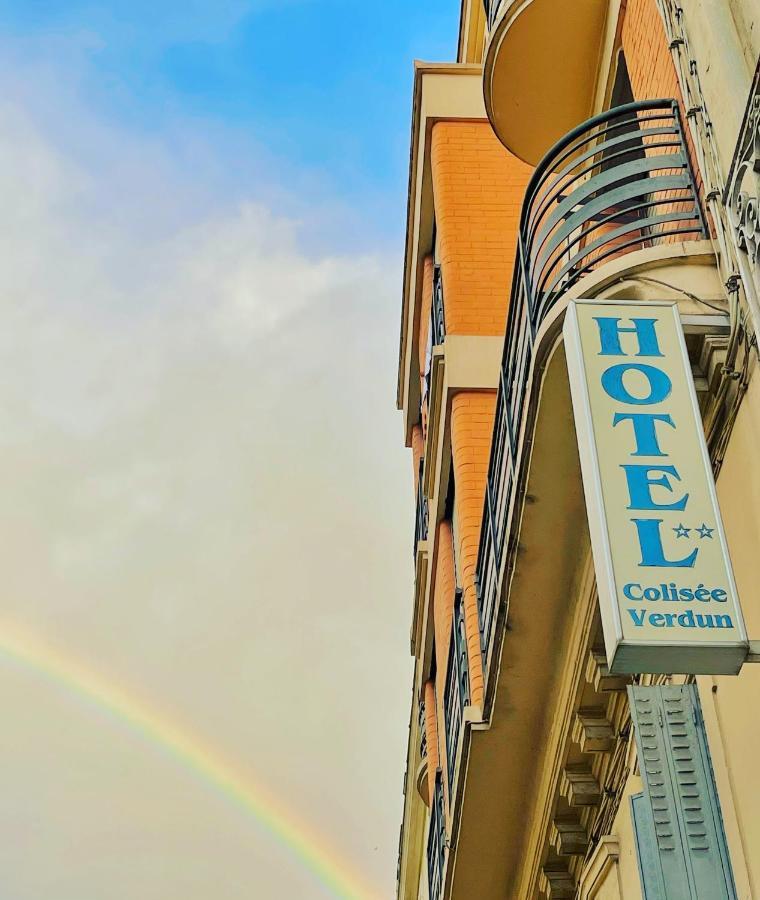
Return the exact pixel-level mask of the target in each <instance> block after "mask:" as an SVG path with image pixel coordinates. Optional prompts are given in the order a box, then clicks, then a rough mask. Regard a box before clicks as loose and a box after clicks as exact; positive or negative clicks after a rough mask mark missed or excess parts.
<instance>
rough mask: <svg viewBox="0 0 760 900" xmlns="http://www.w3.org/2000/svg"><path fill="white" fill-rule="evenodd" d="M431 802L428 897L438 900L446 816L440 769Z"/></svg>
mask: <svg viewBox="0 0 760 900" xmlns="http://www.w3.org/2000/svg"><path fill="white" fill-rule="evenodd" d="M432 800H433V802H432V805H431V807H430V825H429V827H428V842H427V868H428V896H429V898H430V900H439V898H440V896H441V894H442V892H443V870H444V866H445V864H446V816H445V812H444V807H443V779H442V777H441V771H440V769H439V770H438V772H436V776H435V790H434V792H433V797H432Z"/></svg>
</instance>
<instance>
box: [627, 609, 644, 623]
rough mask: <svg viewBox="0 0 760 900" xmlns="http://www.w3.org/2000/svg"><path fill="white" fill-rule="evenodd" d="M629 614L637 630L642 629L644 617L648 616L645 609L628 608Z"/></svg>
mask: <svg viewBox="0 0 760 900" xmlns="http://www.w3.org/2000/svg"><path fill="white" fill-rule="evenodd" d="M628 612H629V613H630V616H631V618H632V619H633V624H634V625H635V626H636V627H637V628H641V626H642V625H643V624H644V616H645V615H646V613H645V612H644V610H643V609H631V608H630V607H628Z"/></svg>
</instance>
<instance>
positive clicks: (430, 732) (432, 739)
mask: <svg viewBox="0 0 760 900" xmlns="http://www.w3.org/2000/svg"><path fill="white" fill-rule="evenodd" d="M423 695H424V698H425V740H426V741H427V756H428V770H427V779H428V796H429V798H430V802H429V803H428V806H432V804H433V798H434V796H435V773H436V772H437V771H438V768H439V766H440V765H441V760H440V755H439V753H438V711H437V708H436V702H435V685H434V684H433V682H432V681H427V682H425V687H424V689H423Z"/></svg>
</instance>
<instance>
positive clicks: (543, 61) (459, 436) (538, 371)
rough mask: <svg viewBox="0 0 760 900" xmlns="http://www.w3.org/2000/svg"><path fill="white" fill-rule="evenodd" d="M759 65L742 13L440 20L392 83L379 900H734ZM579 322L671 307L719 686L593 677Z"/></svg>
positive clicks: (744, 774) (751, 676)
mask: <svg viewBox="0 0 760 900" xmlns="http://www.w3.org/2000/svg"><path fill="white" fill-rule="evenodd" d="M759 55H760V0H573V2H566V0H485V3H484V0H462V8H461V20H460V30H459V40H458V56H457V61H456V62H450V63H434V64H433V63H431V64H428V63H419V62H418V63H416V64H415V70H414V91H413V100H412V103H413V107H412V141H411V158H410V173H409V200H408V219H407V235H406V249H405V267H404V282H403V305H402V315H401V340H400V352H399V377H398V398H397V401H398V406H399V409H400V410H401V411H402V413H403V425H404V437H405V441H406V444H407V446H408V447H410V448H411V451H412V473H413V479H414V488H415V492H416V498H417V502H416V522H415V527H414V545H413V554H414V592H413V597H412V598H411V603H410V623H411V625H410V652H411V653H412V655H413V657H414V661H415V671H414V683H413V685H412V697H411V714H410V724H409V743H408V747H407V764H406V775H405V785H404V814H403V822H402V826H401V836H400V845H399V860H398V897H399V898H400V900H442V898H447V900H448V898H454V900H507V898H515V900H534V898H547V900H548V898H576V897H578V898H594V897H596V898H600V900H611V898H624V900H634V898H635V900H639V898H644V900H655V898H657V900H659V898H705V900H720V898H724V897H725V898H760V774H758V773H759V772H760V769H758V765H757V762H756V754H757V748H760V705H759V704H760V701H758V697H760V665H753V664H752V663H753V662H755V661H756V656H755V655H753V653H752V650H753V649H754V647H755V645H754V642H752V640H751V639H752V638H755V639H756V640H760V597H758V592H757V589H756V585H757V583H758V582H759V581H760V457H759V456H758V449H759V448H760V375H758V366H757V362H758V348H757V334H758V329H760V275H759V273H758V268H757V266H758V259H757V257H758V243H759V242H760V223H758V212H757V204H758V201H757V196H758V187H759V185H758V173H760V88H759V87H758V84H759V80H760V79H759V77H758V68H757V64H758V56H759ZM581 299H583V300H593V301H599V303H600V304H601V303H603V302H604V301H607V302H611V301H615V302H618V301H620V302H624V303H630V302H631V301H634V302H635V303H637V304H639V305H641V306H643V307H645V306H646V304H647V303H660V304H661V303H663V302H665V303H669V304H671V305H672V304H675V305H676V306H677V311H678V314H679V319H680V322H681V326H682V329H683V333H684V336H685V347H686V352H687V353H688V363H689V367H690V371H691V378H692V380H693V386H694V390H695V392H696V398H697V401H698V408H699V416H700V417H701V423H702V426H703V429H704V434H705V440H706V447H707V450H708V452H709V462H710V465H711V469H712V473H713V475H714V478H715V484H716V486H717V496H718V500H719V504H720V509H721V513H722V518H723V523H724V526H725V533H726V540H727V544H728V548H729V551H730V557H731V560H732V563H733V571H734V576H735V580H736V585H737V589H738V595H739V597H740V599H741V602H742V607H743V613H744V620H745V622H746V628H747V633H748V636H749V638H750V643H749V645H748V646H747V659H746V662H744V664H743V665H742V666H741V671H740V673H739V674H738V675H718V674H711V673H708V674H695V672H692V673H691V674H686V675H684V674H679V673H675V674H668V673H663V672H662V667H660V666H657V665H652V668H654V669H657V670H658V672H659V674H653V673H651V672H639V671H632V672H627V673H623V674H621V673H619V672H616V671H614V666H613V670H612V671H611V669H610V665H609V657H608V655H607V654H606V653H605V640H604V635H603V633H602V618H601V616H600V599H599V590H598V585H597V568H596V567H595V563H594V556H593V553H592V539H591V536H590V532H589V524H588V523H589V520H590V518H593V514H594V513H595V511H594V510H592V509H590V508H588V505H587V504H588V503H589V500H588V498H587V495H586V494H584V483H583V478H582V474H581V468H582V463H583V462H584V461H583V460H581V458H580V452H579V443H578V439H577V436H576V425H575V419H574V410H573V402H572V398H571V384H570V380H571V379H570V376H569V375H568V353H569V350H568V353H566V347H565V343H564V337H563V327H564V325H565V318H566V315H567V311H568V309H569V308H570V306H571V305H572V304H573V303H574V302H575V301H578V300H581ZM659 455H665V454H659ZM662 508H665V507H664V506H663V507H662ZM686 525H687V526H689V527H684V526H682V531H681V532H677V537H684V538H686V536H687V535H688V534H690V533H691V532H692V531H693V532H694V534H693V535H692V537H693V538H694V539H695V540H696V539H697V533H696V532H697V531H698V530H700V529H697V528H696V524H694V525H692V523H690V522H687V523H686ZM673 530H674V531H676V529H673ZM709 532H710V529H705V528H704V523H703V529H702V537H705V538H709V537H710V536H711V535H710V533H709ZM684 546H685V545H684ZM679 549H680V548H679ZM594 550H596V547H594ZM642 564H643V563H642ZM661 587H662V588H663V589H664V588H665V585H662V586H661ZM661 618H662V620H663V622H666V623H667V624H668V625H670V624H673V622H675V621H676V617H675V616H670V617H665V618H663V617H661ZM707 619H709V622H707ZM703 620H704V622H706V623H707V625H708V626H709V627H711V628H712V627H714V626H715V624H716V622H715V621H714V619H713V618H712V617H706V618H704V617H703ZM717 627H720V624H719V623H718V626H717ZM708 668H709V667H708ZM695 670H696V671H699V666H696V667H695Z"/></svg>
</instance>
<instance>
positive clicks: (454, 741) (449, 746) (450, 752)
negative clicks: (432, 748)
mask: <svg viewBox="0 0 760 900" xmlns="http://www.w3.org/2000/svg"><path fill="white" fill-rule="evenodd" d="M469 702H470V674H469V667H468V663H467V633H466V631H465V624H464V603H463V600H462V591H461V589H460V588H457V592H456V596H455V598H454V616H453V621H452V626H451V641H450V643H449V663H448V676H447V681H446V691H445V693H444V696H443V712H444V716H445V720H446V760H447V769H448V776H449V796H451V793H452V788H453V786H454V767H455V764H456V758H457V750H458V749H459V735H460V732H461V730H462V718H463V716H464V708H465V706H467V705H468V704H469Z"/></svg>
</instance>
